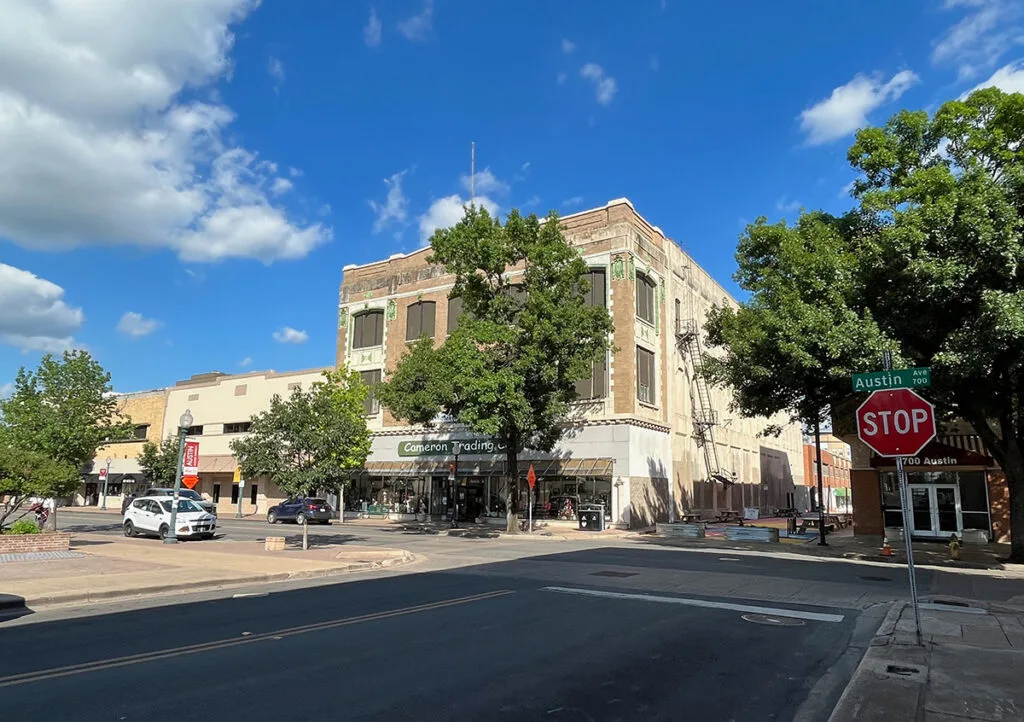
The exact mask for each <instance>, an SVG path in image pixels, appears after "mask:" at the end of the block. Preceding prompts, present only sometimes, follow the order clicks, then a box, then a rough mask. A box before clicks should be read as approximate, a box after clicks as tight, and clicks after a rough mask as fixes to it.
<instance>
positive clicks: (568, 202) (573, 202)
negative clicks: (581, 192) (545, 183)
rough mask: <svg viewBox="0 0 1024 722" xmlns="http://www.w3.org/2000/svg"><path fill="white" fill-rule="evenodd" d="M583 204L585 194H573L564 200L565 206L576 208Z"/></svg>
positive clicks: (563, 204)
mask: <svg viewBox="0 0 1024 722" xmlns="http://www.w3.org/2000/svg"><path fill="white" fill-rule="evenodd" d="M582 204H583V196H573V197H572V198H566V199H565V200H564V201H562V207H563V208H575V207H576V206H579V205H582Z"/></svg>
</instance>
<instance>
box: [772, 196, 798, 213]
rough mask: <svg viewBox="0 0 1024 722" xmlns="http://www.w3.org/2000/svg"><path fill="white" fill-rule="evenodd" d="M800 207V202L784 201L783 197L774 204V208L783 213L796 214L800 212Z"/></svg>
mask: <svg viewBox="0 0 1024 722" xmlns="http://www.w3.org/2000/svg"><path fill="white" fill-rule="evenodd" d="M802 205H803V204H802V203H800V201H797V200H792V201H791V200H788V199H786V197H785V196H783V197H782V198H780V199H779V201H778V203H776V204H775V207H776V208H778V209H779V210H780V211H782V212H783V213H796V212H797V211H799V210H800V207H801V206H802Z"/></svg>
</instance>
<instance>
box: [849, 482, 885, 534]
mask: <svg viewBox="0 0 1024 722" xmlns="http://www.w3.org/2000/svg"><path fill="white" fill-rule="evenodd" d="M850 476H851V479H850V493H851V494H852V496H853V533H854V534H875V535H877V536H881V535H882V534H884V533H885V527H884V523H883V521H882V487H881V484H880V483H879V476H878V472H877V471H872V470H870V469H862V470H856V471H853V472H851V474H850Z"/></svg>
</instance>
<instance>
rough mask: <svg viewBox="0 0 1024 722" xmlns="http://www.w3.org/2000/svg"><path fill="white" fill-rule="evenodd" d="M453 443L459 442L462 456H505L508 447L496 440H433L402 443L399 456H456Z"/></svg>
mask: <svg viewBox="0 0 1024 722" xmlns="http://www.w3.org/2000/svg"><path fill="white" fill-rule="evenodd" d="M453 441H458V442H459V453H460V454H485V455H486V454H504V453H505V450H506V448H507V446H506V445H505V444H504V443H501V442H499V441H495V440H494V439H431V440H426V441H401V442H399V444H398V455H399V456H454V455H455V448H454V445H453V444H452V442H453Z"/></svg>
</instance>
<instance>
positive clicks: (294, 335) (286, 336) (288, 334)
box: [273, 326, 309, 344]
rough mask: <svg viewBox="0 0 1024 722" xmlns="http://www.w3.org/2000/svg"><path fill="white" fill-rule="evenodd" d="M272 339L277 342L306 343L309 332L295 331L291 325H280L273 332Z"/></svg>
mask: <svg viewBox="0 0 1024 722" xmlns="http://www.w3.org/2000/svg"><path fill="white" fill-rule="evenodd" d="M273 336H274V340H275V341H277V342H278V343H295V344H299V343H306V341H308V340H309V334H308V333H306V332H305V331H296V330H295V329H294V328H292V327H291V326H282V327H281V328H279V329H278V330H277V331H274V333H273Z"/></svg>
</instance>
